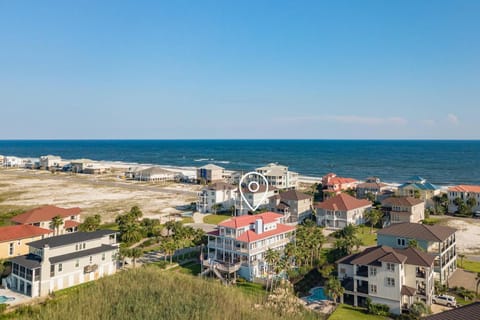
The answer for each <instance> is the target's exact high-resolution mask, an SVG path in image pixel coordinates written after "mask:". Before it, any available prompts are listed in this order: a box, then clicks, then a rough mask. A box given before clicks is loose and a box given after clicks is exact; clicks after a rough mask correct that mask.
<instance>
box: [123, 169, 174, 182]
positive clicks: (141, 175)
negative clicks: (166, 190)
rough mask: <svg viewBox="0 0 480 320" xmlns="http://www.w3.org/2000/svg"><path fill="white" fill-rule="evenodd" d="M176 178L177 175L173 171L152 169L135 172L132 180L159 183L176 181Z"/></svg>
mask: <svg viewBox="0 0 480 320" xmlns="http://www.w3.org/2000/svg"><path fill="white" fill-rule="evenodd" d="M176 176H177V173H175V172H173V171H170V170H165V169H162V168H159V167H150V168H145V169H140V170H137V171H135V172H134V173H133V177H132V178H133V179H134V180H137V181H146V182H154V183H159V182H168V181H175V179H176Z"/></svg>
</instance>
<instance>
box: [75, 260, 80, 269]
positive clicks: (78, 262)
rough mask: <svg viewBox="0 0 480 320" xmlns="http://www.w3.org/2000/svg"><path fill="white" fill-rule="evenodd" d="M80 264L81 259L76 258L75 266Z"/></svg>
mask: <svg viewBox="0 0 480 320" xmlns="http://www.w3.org/2000/svg"><path fill="white" fill-rule="evenodd" d="M79 265H80V259H77V260H75V268H78V266H79Z"/></svg>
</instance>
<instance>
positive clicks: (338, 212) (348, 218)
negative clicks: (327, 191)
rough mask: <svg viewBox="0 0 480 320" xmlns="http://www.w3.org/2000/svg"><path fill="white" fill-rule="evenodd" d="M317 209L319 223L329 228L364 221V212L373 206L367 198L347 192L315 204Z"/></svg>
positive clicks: (341, 227) (343, 226)
mask: <svg viewBox="0 0 480 320" xmlns="http://www.w3.org/2000/svg"><path fill="white" fill-rule="evenodd" d="M314 207H315V210H316V211H317V224H318V225H319V226H322V227H326V228H328V229H343V228H345V227H346V226H347V225H349V224H353V225H360V224H363V223H364V218H363V214H364V213H365V211H366V210H369V209H370V208H371V207H372V203H371V202H370V201H368V200H365V199H357V198H355V197H352V196H350V195H348V194H346V193H340V194H339V195H336V196H334V197H333V198H330V199H327V200H325V201H323V202H317V203H315V205H314Z"/></svg>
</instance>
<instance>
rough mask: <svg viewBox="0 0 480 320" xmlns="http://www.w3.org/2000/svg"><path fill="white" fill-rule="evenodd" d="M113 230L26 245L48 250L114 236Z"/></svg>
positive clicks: (78, 233)
mask: <svg viewBox="0 0 480 320" xmlns="http://www.w3.org/2000/svg"><path fill="white" fill-rule="evenodd" d="M115 233H117V231H113V230H97V231H93V232H73V233H68V234H64V235H61V236H55V237H50V238H46V239H42V240H38V241H33V242H30V243H29V244H28V245H29V246H31V247H34V248H37V249H42V248H43V247H44V246H45V245H48V246H49V247H50V248H55V247H61V246H67V245H69V244H73V243H77V242H83V241H90V240H94V239H100V238H102V237H104V236H106V235H111V234H115Z"/></svg>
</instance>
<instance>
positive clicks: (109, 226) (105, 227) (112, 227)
mask: <svg viewBox="0 0 480 320" xmlns="http://www.w3.org/2000/svg"><path fill="white" fill-rule="evenodd" d="M99 229H100V230H115V231H118V224H116V223H115V222H112V223H104V224H102V225H100V228H99Z"/></svg>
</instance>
